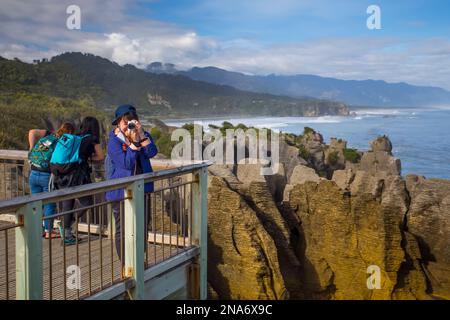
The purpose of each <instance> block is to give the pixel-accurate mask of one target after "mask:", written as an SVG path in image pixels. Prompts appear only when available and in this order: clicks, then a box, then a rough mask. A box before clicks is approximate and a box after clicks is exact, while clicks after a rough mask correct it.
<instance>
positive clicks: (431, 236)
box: [406, 175, 450, 299]
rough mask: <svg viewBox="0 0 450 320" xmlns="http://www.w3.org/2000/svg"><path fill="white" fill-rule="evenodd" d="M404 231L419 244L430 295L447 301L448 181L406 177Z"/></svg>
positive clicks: (449, 262)
mask: <svg viewBox="0 0 450 320" xmlns="http://www.w3.org/2000/svg"><path fill="white" fill-rule="evenodd" d="M406 185H407V189H408V192H409V195H410V197H411V204H410V206H409V211H408V215H407V226H408V231H409V232H410V233H411V234H413V235H414V237H415V238H416V239H417V240H418V242H419V248H420V252H421V255H422V260H423V262H424V263H423V268H424V272H425V273H426V275H427V278H428V281H429V282H430V286H431V287H432V289H433V295H434V296H436V297H441V298H445V299H450V181H448V180H439V179H429V180H427V179H425V178H423V177H418V176H415V175H408V176H407V177H406Z"/></svg>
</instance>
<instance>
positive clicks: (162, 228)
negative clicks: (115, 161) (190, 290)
mask: <svg viewBox="0 0 450 320" xmlns="http://www.w3.org/2000/svg"><path fill="white" fill-rule="evenodd" d="M208 165H209V163H196V164H191V165H187V166H182V167H178V168H173V169H166V170H161V171H156V172H153V173H149V174H142V175H138V176H133V177H128V178H121V179H114V180H108V181H102V182H96V183H92V184H89V185H83V186H78V187H73V188H67V189H62V190H58V191H54V192H48V193H40V194H36V195H27V196H20V197H15V198H12V199H9V200H4V201H0V216H1V215H5V214H10V215H11V216H12V217H14V221H13V222H12V223H6V222H0V268H3V269H2V271H3V270H4V272H3V273H2V274H3V275H4V276H2V277H0V299H13V298H16V299H83V298H87V297H93V296H96V295H98V294H99V293H101V292H103V291H104V290H105V289H106V288H108V287H112V286H114V285H116V284H118V283H124V284H125V285H124V286H122V288H125V289H126V290H127V291H128V292H129V294H130V295H131V296H132V297H133V298H136V299H142V298H144V282H145V279H146V277H145V276H144V275H145V272H146V271H145V270H150V269H151V268H152V266H155V265H158V264H160V263H161V262H163V261H168V260H170V259H171V258H172V257H174V256H177V255H181V254H182V253H186V252H190V253H192V252H194V251H192V250H191V251H190V249H191V248H197V249H196V250H197V251H195V252H198V254H197V256H196V257H195V259H196V261H197V262H198V265H199V266H200V268H199V276H198V279H199V284H198V287H199V292H198V295H197V296H198V297H199V298H206V236H207V235H206V214H207V213H206V201H207V194H206V193H207V166H208ZM149 182H153V183H154V185H155V188H154V191H153V192H151V193H145V192H144V185H145V184H146V183H149ZM115 189H124V190H125V197H124V199H123V200H122V201H119V202H111V201H106V200H104V194H105V192H107V191H111V190H115ZM87 198H90V199H91V201H90V202H89V201H80V199H87ZM73 200H76V202H79V203H78V205H77V204H76V205H75V206H71V205H67V202H66V205H65V206H64V208H65V209H64V211H63V210H62V203H63V201H73ZM49 203H56V204H58V208H59V209H58V210H57V213H55V214H54V215H52V216H47V217H45V218H43V217H42V213H43V206H44V205H46V204H49ZM81 204H82V205H81ZM113 208H116V209H117V208H118V210H116V211H115V212H114V210H112V209H113ZM94 215H96V218H95V219H96V220H95V219H94V220H93V219H92V217H93V216H94ZM71 216H73V224H72V226H73V233H74V239H75V241H74V243H73V245H68V244H63V241H62V239H52V238H51V237H50V239H43V237H42V224H43V221H45V220H59V224H63V223H64V220H65V219H68V218H69V217H71ZM82 217H85V223H81V222H80V219H81V218H82ZM93 221H94V222H96V223H92V222H93ZM117 223H120V226H121V227H120V228H117V229H116V224H117ZM51 224H53V223H51ZM67 230H69V229H67ZM65 232H66V229H64V228H63V234H64V233H65ZM118 239H119V240H118Z"/></svg>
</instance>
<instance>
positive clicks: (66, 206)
mask: <svg viewBox="0 0 450 320" xmlns="http://www.w3.org/2000/svg"><path fill="white" fill-rule="evenodd" d="M77 200H78V201H79V203H80V208H79V210H77V211H75V212H73V213H68V214H65V215H64V216H63V227H64V230H65V232H66V234H65V235H66V236H69V235H71V227H72V224H73V223H74V221H75V220H76V218H75V216H76V214H78V219H79V218H80V217H82V216H83V215H84V214H85V213H86V210H84V209H83V207H87V206H91V205H92V204H93V203H94V200H93V198H92V196H86V197H83V198H79V199H77ZM74 207H75V199H71V200H64V201H61V202H60V206H59V208H60V212H61V213H63V212H66V211H70V210H73V209H74ZM66 230H67V231H66Z"/></svg>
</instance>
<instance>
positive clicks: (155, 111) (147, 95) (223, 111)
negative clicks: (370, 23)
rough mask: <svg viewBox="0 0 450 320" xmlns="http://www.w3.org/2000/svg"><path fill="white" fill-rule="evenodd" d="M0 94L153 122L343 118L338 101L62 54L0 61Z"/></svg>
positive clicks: (75, 54) (84, 56)
mask: <svg viewBox="0 0 450 320" xmlns="http://www.w3.org/2000/svg"><path fill="white" fill-rule="evenodd" d="M0 92H3V93H17V92H27V93H38V94H44V95H49V96H55V97H62V98H72V99H82V98H89V99H92V101H94V103H95V105H96V106H97V107H98V108H101V109H104V110H112V109H113V108H114V107H115V106H117V105H118V104H122V103H132V104H135V105H136V106H138V108H139V110H140V112H141V113H144V114H146V115H151V116H157V117H205V116H228V115H233V116H236V115H242V116H244V115H261V116H318V115H346V114H348V108H347V106H346V105H344V104H342V103H338V102H332V101H327V100H318V99H313V98H311V99H309V98H301V99H295V98H289V97H284V96H275V95H270V94H261V93H252V92H246V91H241V90H237V89H234V88H232V87H230V86H224V85H216V84H210V83H206V82H202V81H195V80H192V79H190V78H188V77H186V76H182V75H169V74H152V73H148V72H145V71H144V70H141V69H138V68H136V67H135V66H132V65H124V66H120V65H118V64H117V63H114V62H111V61H109V60H108V59H105V58H101V57H98V56H94V55H91V54H83V53H64V54H61V55H59V56H55V57H53V58H52V59H50V61H47V60H43V61H38V62H35V63H33V64H29V63H24V62H21V61H20V60H18V59H14V60H7V59H4V58H1V57H0Z"/></svg>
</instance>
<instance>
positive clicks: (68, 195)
mask: <svg viewBox="0 0 450 320" xmlns="http://www.w3.org/2000/svg"><path fill="white" fill-rule="evenodd" d="M211 164H212V161H203V162H199V163H194V164H190V165H186V166H180V167H176V168H172V169H165V170H160V171H155V172H151V173H144V174H139V175H135V176H131V177H125V178H118V179H111V180H106V181H101V182H94V183H90V184H86V185H81V186H76V187H70V188H64V189H61V190H55V191H52V192H45V193H40V194H34V195H27V196H21V197H17V198H13V199H9V200H4V201H0V214H2V213H9V212H11V211H15V210H17V209H19V208H20V207H22V206H24V205H26V204H28V203H30V202H34V201H42V204H47V203H52V202H57V201H63V200H67V199H73V198H78V197H83V196H87V195H91V194H92V192H93V191H97V192H106V191H111V190H117V189H122V188H125V187H126V186H128V185H129V184H131V183H133V182H136V181H139V180H144V182H145V183H147V182H152V181H156V180H161V179H164V178H170V177H173V176H177V175H180V174H185V173H191V172H193V171H195V170H197V169H201V168H205V167H208V166H210V165H211Z"/></svg>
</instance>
